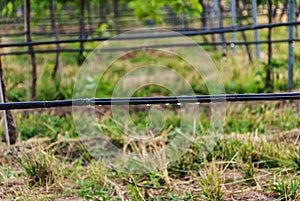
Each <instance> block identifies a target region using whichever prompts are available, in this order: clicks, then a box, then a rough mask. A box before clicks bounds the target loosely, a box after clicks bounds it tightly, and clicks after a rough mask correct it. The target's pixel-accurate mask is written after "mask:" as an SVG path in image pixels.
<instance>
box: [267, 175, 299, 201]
mask: <svg viewBox="0 0 300 201" xmlns="http://www.w3.org/2000/svg"><path fill="white" fill-rule="evenodd" d="M276 180H277V182H276V183H275V184H273V185H272V190H273V191H274V192H276V193H278V195H279V197H278V199H279V200H298V199H299V198H300V180H299V179H298V178H297V177H292V178H289V179H288V180H287V181H286V180H285V179H284V178H283V177H281V178H278V177H277V179H276Z"/></svg>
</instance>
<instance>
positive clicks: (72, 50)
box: [0, 39, 300, 56]
mask: <svg viewBox="0 0 300 201" xmlns="http://www.w3.org/2000/svg"><path fill="white" fill-rule="evenodd" d="M291 41H292V42H300V39H293V40H290V39H280V40H272V41H271V43H287V42H291ZM267 43H269V41H268V40H263V41H244V42H200V43H178V44H161V45H151V46H136V47H128V48H102V49H97V48H94V49H93V48H89V49H87V48H85V49H80V48H71V49H70V48H63V49H44V50H34V51H33V52H34V53H35V54H48V53H57V52H68V53H71V52H81V51H86V52H92V51H97V50H98V51H99V52H114V51H133V50H140V49H149V48H168V47H192V46H196V45H199V46H220V45H222V46H223V45H226V46H231V45H255V44H267ZM29 53H31V52H30V51H28V50H26V51H13V52H6V53H0V56H10V55H23V54H29Z"/></svg>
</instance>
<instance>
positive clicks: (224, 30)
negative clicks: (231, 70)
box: [0, 21, 300, 48]
mask: <svg viewBox="0 0 300 201" xmlns="http://www.w3.org/2000/svg"><path fill="white" fill-rule="evenodd" d="M294 25H300V22H297V21H295V22H283V23H273V24H260V25H256V26H254V25H250V26H243V27H226V28H221V29H209V30H200V31H183V32H181V34H182V35H185V36H197V35H209V34H217V33H229V32H239V31H247V30H255V29H265V28H270V27H280V26H294ZM180 36H181V35H180V34H178V33H174V34H158V35H139V36H120V37H98V38H81V39H67V40H55V41H39V42H30V43H27V42H20V43H6V44H5V43H4V44H0V48H5V47H24V46H29V45H30V46H38V45H51V44H57V43H78V42H93V41H105V40H109V39H110V40H136V39H150V38H170V37H180Z"/></svg>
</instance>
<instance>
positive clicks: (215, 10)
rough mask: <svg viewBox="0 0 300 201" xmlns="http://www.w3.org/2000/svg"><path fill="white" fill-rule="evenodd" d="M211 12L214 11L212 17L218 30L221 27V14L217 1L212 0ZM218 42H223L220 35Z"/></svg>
mask: <svg viewBox="0 0 300 201" xmlns="http://www.w3.org/2000/svg"><path fill="white" fill-rule="evenodd" d="M213 10H214V17H216V18H217V20H218V28H220V27H221V13H220V8H219V1H218V0H214V5H213ZM219 41H220V42H221V43H222V42H223V39H222V34H220V35H219Z"/></svg>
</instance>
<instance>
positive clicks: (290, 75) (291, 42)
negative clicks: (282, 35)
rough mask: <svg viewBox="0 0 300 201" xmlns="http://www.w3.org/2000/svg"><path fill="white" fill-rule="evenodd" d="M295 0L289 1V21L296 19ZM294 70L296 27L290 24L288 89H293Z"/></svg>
mask: <svg viewBox="0 0 300 201" xmlns="http://www.w3.org/2000/svg"><path fill="white" fill-rule="evenodd" d="M294 8H295V1H294V0H289V1H288V21H289V22H293V21H294ZM293 70H294V27H293V26H289V53H288V86H287V89H288V90H292V89H293Z"/></svg>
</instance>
